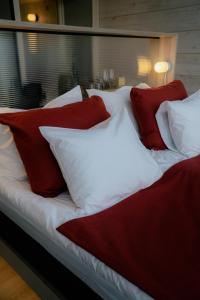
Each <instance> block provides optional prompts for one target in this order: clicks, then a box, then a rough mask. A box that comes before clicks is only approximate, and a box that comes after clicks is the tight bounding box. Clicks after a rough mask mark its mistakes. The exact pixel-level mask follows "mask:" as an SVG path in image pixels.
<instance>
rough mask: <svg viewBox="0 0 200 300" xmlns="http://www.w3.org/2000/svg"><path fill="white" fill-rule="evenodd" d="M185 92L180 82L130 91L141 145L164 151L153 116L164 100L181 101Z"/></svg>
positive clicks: (164, 147)
mask: <svg viewBox="0 0 200 300" xmlns="http://www.w3.org/2000/svg"><path fill="white" fill-rule="evenodd" d="M186 97H187V92H186V90H185V87H184V85H183V83H182V82H181V81H180V80H174V81H172V82H170V83H169V84H167V85H164V86H160V87H157V88H149V89H139V88H136V87H134V88H133V89H132V90H131V103H132V109H133V113H134V116H135V118H136V120H137V122H138V125H139V130H140V135H141V138H142V142H143V144H144V145H145V146H146V147H147V148H150V149H155V150H162V149H166V145H165V143H164V142H163V139H162V137H161V135H160V131H159V128H158V125H157V121H156V118H155V114H156V112H157V110H158V108H159V106H160V104H161V103H162V102H164V101H166V100H172V101H173V100H182V99H184V98H186Z"/></svg>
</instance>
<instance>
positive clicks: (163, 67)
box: [154, 61, 170, 73]
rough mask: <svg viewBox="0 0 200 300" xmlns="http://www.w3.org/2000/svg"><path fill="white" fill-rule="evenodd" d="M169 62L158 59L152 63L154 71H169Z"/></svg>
mask: <svg viewBox="0 0 200 300" xmlns="http://www.w3.org/2000/svg"><path fill="white" fill-rule="evenodd" d="M169 68H170V64H169V63H168V62H167V61H158V62H157V63H155V65H154V71H155V72H156V73H167V72H168V71H169Z"/></svg>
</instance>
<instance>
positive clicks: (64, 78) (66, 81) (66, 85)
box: [58, 74, 75, 95]
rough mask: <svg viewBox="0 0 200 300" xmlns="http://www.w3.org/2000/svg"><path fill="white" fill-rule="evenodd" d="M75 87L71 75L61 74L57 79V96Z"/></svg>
mask: <svg viewBox="0 0 200 300" xmlns="http://www.w3.org/2000/svg"><path fill="white" fill-rule="evenodd" d="M74 86H75V82H74V79H73V77H72V75H66V74H61V75H60V76H59V79H58V94H59V95H62V94H64V93H66V92H67V91H69V90H71V89H72V88H73V87H74Z"/></svg>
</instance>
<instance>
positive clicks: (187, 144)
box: [168, 90, 200, 157]
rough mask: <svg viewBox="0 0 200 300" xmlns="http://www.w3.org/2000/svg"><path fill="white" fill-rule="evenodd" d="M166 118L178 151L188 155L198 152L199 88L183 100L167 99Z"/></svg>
mask: <svg viewBox="0 0 200 300" xmlns="http://www.w3.org/2000/svg"><path fill="white" fill-rule="evenodd" d="M168 120H169V128H170V132H171V136H172V138H173V141H174V144H175V146H176V148H177V149H178V151H179V152H180V153H182V154H184V155H187V156H188V157H193V156H196V155H198V154H200V90H199V91H197V92H196V93H195V94H193V95H191V96H190V97H188V98H186V99H184V100H183V101H169V103H168Z"/></svg>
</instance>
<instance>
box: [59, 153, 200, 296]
mask: <svg viewBox="0 0 200 300" xmlns="http://www.w3.org/2000/svg"><path fill="white" fill-rule="evenodd" d="M58 231H59V232H61V233H62V234H64V235H65V236H67V237H68V238H69V239H70V240H72V241H73V242H75V243H76V244H78V245H79V246H81V247H82V248H84V249H85V250H87V251H88V252H90V253H92V254H93V255H94V256H96V257H97V258H99V259H100V260H101V261H103V262H104V263H105V264H107V265H108V266H110V267H111V268H113V269H114V270H116V271H117V272H118V273H120V274H121V275H123V276H124V277H126V278H127V279H128V280H129V281H131V282H133V283H134V284H135V285H137V286H138V287H140V288H141V289H143V290H144V291H145V292H146V293H148V294H149V295H151V296H152V297H154V298H155V299H160V300H169V299H170V300H199V299H200V156H198V157H196V158H192V159H188V160H185V161H183V162H181V163H178V164H177V165H175V166H173V167H172V168H171V169H170V170H168V171H167V172H166V173H165V174H164V176H163V177H162V178H161V179H160V180H159V181H158V182H156V183H155V184H154V185H152V186H151V187H150V188H147V189H145V190H143V191H140V192H138V193H137V194H135V195H132V196H131V197H129V198H127V199H125V200H123V201H122V202H120V203H119V204H117V205H115V206H113V207H111V208H109V209H106V210H104V211H102V212H100V213H98V214H95V215H92V216H89V217H84V218H80V219H76V220H72V221H69V222H67V223H65V224H63V225H61V226H60V227H59V228H58Z"/></svg>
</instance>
